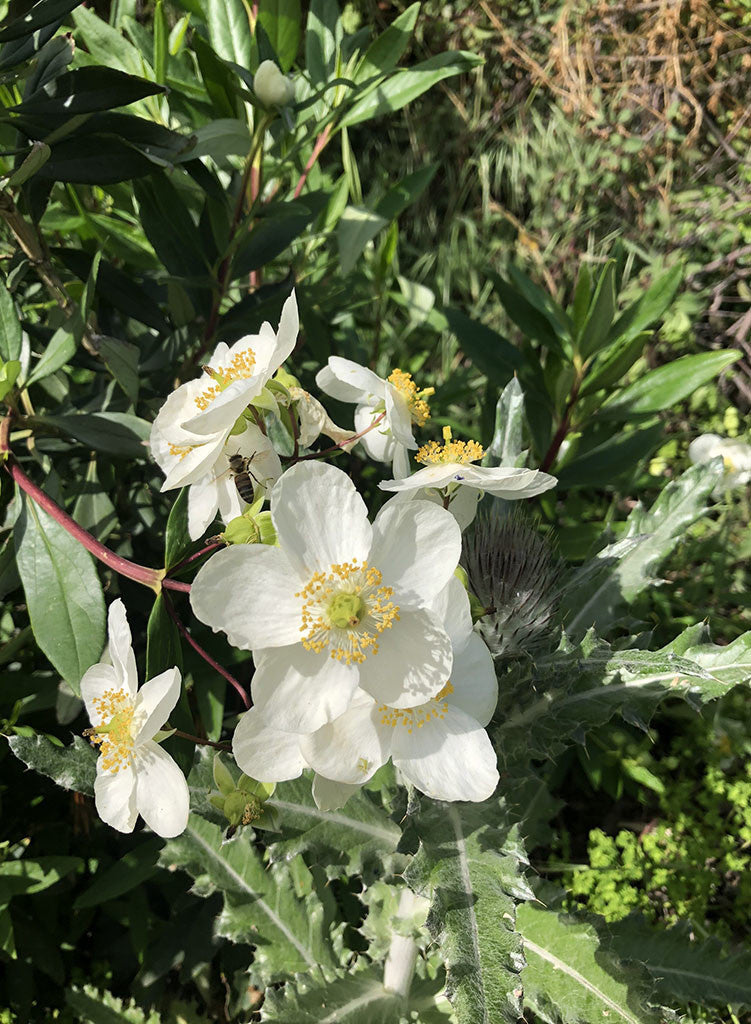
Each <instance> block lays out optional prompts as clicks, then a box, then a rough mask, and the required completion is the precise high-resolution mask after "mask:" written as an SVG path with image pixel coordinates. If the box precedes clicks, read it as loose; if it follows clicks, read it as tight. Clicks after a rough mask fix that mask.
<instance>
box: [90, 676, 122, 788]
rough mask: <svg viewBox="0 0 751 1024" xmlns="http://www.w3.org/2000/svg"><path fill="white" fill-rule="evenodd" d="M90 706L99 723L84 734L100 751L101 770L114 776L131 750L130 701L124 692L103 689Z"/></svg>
mask: <svg viewBox="0 0 751 1024" xmlns="http://www.w3.org/2000/svg"><path fill="white" fill-rule="evenodd" d="M92 703H93V705H94V709H95V711H96V712H97V713H98V714H99V716H100V717H101V720H102V724H101V725H97V726H95V727H94V728H93V729H87V730H86V733H85V734H84V735H86V736H88V737H89V740H90V742H91V743H92V744H93V745H94V746H98V747H99V748H100V750H101V753H102V768H103V769H104V771H106V772H112V774H113V775H116V774H117V772H119V771H120V769H121V768H125V767H126V766H127V765H128V764H129V763H130V755H131V751H132V750H133V731H134V730H133V709H134V702H133V698H132V697H131V696H130V694H128V693H126V692H125V691H124V690H106V691H105V692H104V693H103V694H102V696H101V697H95V698H94V700H93V702H92Z"/></svg>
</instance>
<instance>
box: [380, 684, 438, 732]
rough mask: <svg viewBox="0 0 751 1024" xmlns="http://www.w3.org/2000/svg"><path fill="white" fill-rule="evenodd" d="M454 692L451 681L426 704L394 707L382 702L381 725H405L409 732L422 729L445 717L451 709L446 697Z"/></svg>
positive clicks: (393, 727) (392, 726)
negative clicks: (436, 719)
mask: <svg viewBox="0 0 751 1024" xmlns="http://www.w3.org/2000/svg"><path fill="white" fill-rule="evenodd" d="M453 692H454V687H453V686H452V685H451V682H450V681H449V682H448V683H446V685H445V686H444V688H443V689H442V690H441V691H440V693H437V694H436V695H435V697H433V699H432V700H429V701H428V702H427V703H426V704H420V705H419V707H416V708H392V707H389V706H388V704H381V706H380V707H379V708H378V713H379V714H380V715H381V725H390V726H391V728H392V729H395V728H396V727H397V725H403V726H404V728H405V729H406V730H407V732H408V733H411V732H412V730H413V729H422V727H423V726H424V725H425V724H426V723H427V722H430V721H432V719H434V718H445V717H446V712H447V711H448V709H449V705H448V701H447V700H446V697H448V696H449V695H450V694H452V693H453Z"/></svg>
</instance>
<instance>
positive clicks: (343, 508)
mask: <svg viewBox="0 0 751 1024" xmlns="http://www.w3.org/2000/svg"><path fill="white" fill-rule="evenodd" d="M271 518H272V521H273V523H274V527H275V528H276V533H277V537H278V539H279V545H280V547H281V548H282V550H283V551H284V553H285V554H286V555H287V556H288V558H289V560H290V561H291V562H292V564H293V565H294V566H295V567H296V568H297V571H298V572H299V574H300V575H301V576H302V577H303V578H304V579H305V582H306V583H307V581H308V579H309V578H310V577H311V576H312V575H313V573H314V572H316V571H319V570H322V569H323V570H327V569H328V568H329V567H330V566H331V565H334V564H335V563H341V562H350V561H352V560H353V559H358V560H360V561H365V560H366V559H367V557H368V552H369V550H370V540H371V536H372V530H371V526H370V523H369V522H368V510H367V508H366V507H365V502H364V501H363V500H362V498H361V497H360V495H359V494H358V493H357V490H356V489H355V485H354V484H353V483H352V481H351V480H350V478H349V477H348V476H347V474H346V473H343V472H342V470H341V469H337V468H336V467H335V466H328V465H323V466H322V465H319V464H317V463H313V462H299V463H298V464H297V465H296V466H293V467H292V469H288V470H287V471H286V473H283V474H282V476H281V478H280V479H279V480H278V481H277V483H276V484H275V485H274V489H273V491H272V493H271ZM261 646H266V647H267V646H269V645H268V644H263V645H261Z"/></svg>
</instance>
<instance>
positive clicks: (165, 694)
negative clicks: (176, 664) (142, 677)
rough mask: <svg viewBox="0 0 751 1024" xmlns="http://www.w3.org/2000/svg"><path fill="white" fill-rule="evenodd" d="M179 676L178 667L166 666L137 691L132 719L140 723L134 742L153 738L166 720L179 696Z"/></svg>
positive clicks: (143, 741) (142, 741)
mask: <svg viewBox="0 0 751 1024" xmlns="http://www.w3.org/2000/svg"><path fill="white" fill-rule="evenodd" d="M180 678H181V677H180V669H178V668H168V669H167V671H166V672H162V673H161V674H160V675H158V676H154V678H153V679H149V681H148V682H147V683H144V684H143V686H142V687H141V689H140V690H139V691H138V696H137V697H136V704H135V708H134V710H133V719H134V721H135V722H137V723H139V725H140V728H139V730H138V732H137V733H136V736H135V742H136V743H145V742H146V741H147V740H150V739H153V738H154V736H155V735H156V734H157V733H158V732H159V730H160V729H161V728H162V726H163V725H164V723H165V722H166V721H167V719H168V718H169V716H170V713H171V711H172V709H173V708H174V706H175V704H177V701H178V699H179V697H180Z"/></svg>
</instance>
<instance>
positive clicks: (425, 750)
mask: <svg viewBox="0 0 751 1024" xmlns="http://www.w3.org/2000/svg"><path fill="white" fill-rule="evenodd" d="M392 759H393V762H394V764H395V766H396V767H397V768H398V769H399V770H400V771H401V772H402V774H403V775H404V777H405V778H406V779H407V780H408V781H409V782H411V783H412V785H413V786H416V787H417V788H418V789H419V790H420V791H421V792H422V793H425V795H426V796H430V797H432V798H433V799H434V800H472V801H480V800H487V799H488V797H490V796H492V795H493V793H494V792H495V788H496V786H497V785H498V769H497V767H496V762H497V758H496V753H495V750H493V745H492V743H491V742H490V740H489V739H488V734H487V733H486V732H485V730H484V729H482V728H481V727H480V726H479V725H478V724H477V722H475V721H474V719H472V718H470V716H469V715H468V714H466V713H465V712H464V711H462V710H460V709H459V708H455V707H451V706H449V708H448V710H447V712H446V714H445V716H444V717H437V718H432V719H431V720H430V721H428V722H425V724H424V725H423V727H422V728H421V729H413V730H412V731H411V732H409V731H408V730H407V729H406V728H404V727H403V726H398V727H397V728H396V729H395V730H394V740H393V747H392Z"/></svg>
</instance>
